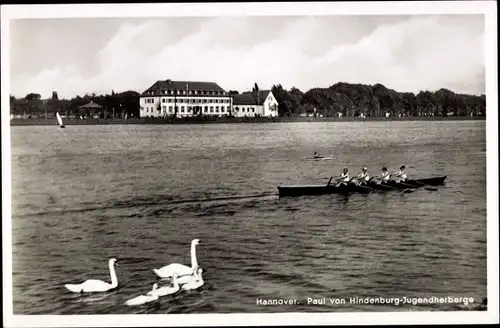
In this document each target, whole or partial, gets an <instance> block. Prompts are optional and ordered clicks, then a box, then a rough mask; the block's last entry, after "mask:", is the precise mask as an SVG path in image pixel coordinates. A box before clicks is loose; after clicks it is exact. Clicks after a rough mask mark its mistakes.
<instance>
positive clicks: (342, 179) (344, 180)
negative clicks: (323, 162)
mask: <svg viewBox="0 0 500 328" xmlns="http://www.w3.org/2000/svg"><path fill="white" fill-rule="evenodd" d="M336 180H337V182H338V183H337V187H338V186H340V185H341V184H343V185H347V184H348V183H349V181H350V178H349V170H348V169H347V168H344V169H343V170H342V173H341V174H340V176H339V177H338V178H337V179H336Z"/></svg>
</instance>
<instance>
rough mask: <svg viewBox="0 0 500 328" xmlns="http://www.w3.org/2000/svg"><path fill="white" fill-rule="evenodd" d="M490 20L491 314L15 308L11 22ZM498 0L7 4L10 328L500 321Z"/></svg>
mask: <svg viewBox="0 0 500 328" xmlns="http://www.w3.org/2000/svg"><path fill="white" fill-rule="evenodd" d="M436 14H483V15H485V81H486V108H487V110H486V113H487V115H486V142H487V146H486V149H487V153H486V161H487V171H486V172H485V174H486V175H487V178H486V181H487V182H486V186H487V236H486V239H487V290H488V293H487V298H488V310H487V311H478V312H475V311H449V312H448V311H446V312H424V311H422V312H420V311H419V312H347V313H342V312H331V313H288V312H286V313H269V314H265V313H258V314H257V313H241V314H240V313H238V314H235V313H232V314H151V315H150V314H140V315H135V314H130V315H14V314H13V305H12V289H13V287H12V226H11V148H10V147H11V140H10V123H9V122H10V116H9V111H8V110H7V109H8V108H9V93H10V52H9V51H10V48H9V45H10V22H11V21H12V20H15V19H23V18H114V17H129V18H136V17H137V18H138V17H150V18H159V17H164V18H166V17H174V16H175V17H180V16H182V17H193V16H194V17H211V16H220V15H224V16H272V15H274V16H307V15H315V16H326V15H436ZM496 17H497V7H496V1H428V2H402V1H401V2H307V3H306V2H302V3H301V2H294V3H273V2H269V3H265V4H264V5H263V4H261V3H250V2H249V3H184V4H180V3H172V4H165V3H161V4H158V3H156V4H138V3H137V4H76V5H73V4H68V5H2V6H1V25H2V28H1V42H2V47H1V71H2V76H1V83H2V98H1V102H2V114H1V115H2V116H1V118H2V194H3V195H2V202H3V203H2V217H3V220H2V232H3V235H2V237H3V248H2V249H3V306H4V308H3V314H4V316H3V317H4V326H5V327H56V326H57V327H89V326H103V327H104V326H141V327H145V326H227V325H232V326H238V325H290V326H296V325H304V324H308V325H325V324H328V325H349V324H357V325H370V324H391V325H392V324H429V323H433V324H452V323H460V324H472V323H475V324H478V323H498V320H499V312H498V308H499V303H498V290H499V286H498V279H499V275H498V257H499V249H498V228H499V227H498V152H497V151H498V94H497V90H498V76H497V72H498V67H497V59H498V54H497V18H496Z"/></svg>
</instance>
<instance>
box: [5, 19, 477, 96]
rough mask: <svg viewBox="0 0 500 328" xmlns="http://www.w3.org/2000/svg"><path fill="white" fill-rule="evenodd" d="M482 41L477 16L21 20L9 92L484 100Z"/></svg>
mask: <svg viewBox="0 0 500 328" xmlns="http://www.w3.org/2000/svg"><path fill="white" fill-rule="evenodd" d="M484 34H485V29H484V16H483V15H407V16H396V15H387V16H288V17H286V16H260V17H258V16H257V17H255V16H241V17H235V16H227V17H224V16H219V17H200V18H197V17H169V18H149V19H148V18H49V19H17V20H13V21H11V24H10V60H11V62H10V76H11V94H12V95H14V96H16V97H23V96H25V95H26V94H28V93H30V92H34V93H39V94H41V95H42V97H50V96H51V94H52V91H54V90H55V91H57V92H58V95H59V97H60V98H63V97H64V98H71V97H74V96H76V95H84V94H86V93H96V94H107V93H111V90H114V91H115V92H122V91H127V90H134V91H137V92H143V91H144V90H146V89H147V88H149V87H150V86H151V85H152V84H153V83H154V82H156V81H157V80H166V79H171V80H183V81H189V80H192V81H211V82H216V83H217V84H218V85H220V86H221V87H222V88H224V89H225V90H238V91H239V92H242V91H246V90H251V89H252V87H253V85H254V83H257V84H258V85H259V87H260V89H269V88H270V87H271V86H272V85H273V84H281V85H282V86H283V87H284V88H287V89H289V88H291V87H297V88H299V89H301V90H302V91H304V92H305V91H307V90H309V89H311V88H315V87H329V86H331V85H332V84H335V83H337V82H348V83H364V84H376V83H381V84H383V85H385V86H387V87H389V88H391V89H394V90H396V91H400V92H414V93H418V92H419V91H421V90H431V91H435V90H438V89H440V88H447V89H450V90H452V91H454V92H458V93H468V94H482V93H485V76H484V75H485V61H484V56H485V49H484V39H485V35H484Z"/></svg>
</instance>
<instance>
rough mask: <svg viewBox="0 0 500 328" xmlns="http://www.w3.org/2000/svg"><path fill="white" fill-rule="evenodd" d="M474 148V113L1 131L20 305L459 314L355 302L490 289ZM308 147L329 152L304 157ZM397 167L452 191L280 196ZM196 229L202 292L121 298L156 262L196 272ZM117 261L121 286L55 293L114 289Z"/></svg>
mask: <svg viewBox="0 0 500 328" xmlns="http://www.w3.org/2000/svg"><path fill="white" fill-rule="evenodd" d="M485 148H486V135H485V121H456V122H450V121H435V122H418V121H412V122H349V123H342V122H338V123H289V124H280V123H276V124H213V125H212V124H210V125H209V124H207V125H127V126H119V125H109V126H106V125H99V126H67V127H66V129H59V128H58V127H56V126H16V127H12V213H13V218H12V228H13V231H12V239H13V284H14V285H13V301H14V304H13V307H14V314H125V313H245V312H260V313H265V312H323V311H340V312H346V311H428V310H456V309H457V306H456V305H450V304H417V305H412V304H399V305H398V306H395V305H394V304H389V305H388V304H368V305H364V304H355V303H351V302H350V298H355V297H359V298H363V297H375V298H378V297H383V298H391V297H401V298H402V297H404V296H405V297H433V296H435V297H448V296H451V297H473V298H474V299H475V300H476V301H481V300H482V299H483V298H484V297H486V272H487V270H486V174H485V171H486V152H485ZM314 151H317V152H319V153H320V154H324V155H329V154H332V155H333V160H330V161H321V162H316V161H308V160H306V158H307V157H311V155H312V153H313V152H314ZM401 164H406V167H407V171H408V174H409V177H410V178H412V177H415V178H426V177H432V176H442V175H447V176H448V178H447V180H446V184H445V185H444V186H441V187H439V188H438V190H437V191H430V190H425V189H421V190H418V191H416V192H413V193H400V192H387V193H375V194H354V195H350V196H341V195H325V196H315V197H298V198H281V199H279V198H278V196H277V188H276V187H277V186H278V185H282V184H314V183H326V182H327V181H328V178H329V177H331V176H333V175H338V174H339V173H340V171H341V169H342V168H343V167H349V169H350V172H351V173H358V172H359V170H360V169H361V168H362V167H363V166H367V167H368V168H369V170H371V172H372V173H378V172H379V170H380V168H381V167H382V166H387V167H388V168H389V171H390V172H394V171H396V170H397V169H398V168H399V166H400V165H401ZM194 238H199V239H200V240H201V244H200V245H199V246H198V248H197V256H198V261H199V264H200V266H201V267H202V268H203V269H204V270H205V272H204V276H203V277H204V280H205V285H204V286H203V287H202V288H201V289H200V290H198V291H191V292H184V293H179V294H178V295H175V296H170V297H169V296H166V297H163V298H160V299H159V301H157V302H155V303H149V304H146V305H143V306H137V307H128V306H126V305H124V302H125V301H126V300H128V299H130V298H133V297H135V296H138V295H141V294H144V293H146V292H147V291H149V290H150V289H151V287H152V285H153V283H154V282H156V281H157V278H156V275H155V274H154V272H153V271H152V269H153V268H159V267H161V266H164V265H167V264H169V263H173V262H179V263H184V264H187V265H190V256H189V247H190V241H191V240H192V239H194ZM111 257H116V258H118V260H119V262H121V264H120V266H119V267H117V274H118V281H119V287H118V288H117V289H116V290H114V291H112V292H108V293H103V294H92V295H83V296H80V295H76V294H72V293H70V292H69V291H67V290H66V289H65V288H64V287H63V285H64V284H66V283H77V282H81V281H83V280H85V279H90V278H92V279H103V280H107V281H109V280H110V278H109V271H108V265H107V262H108V259H109V258H111ZM307 298H314V299H321V298H327V299H328V298H337V299H345V300H346V303H345V304H338V305H332V304H328V302H327V304H316V305H313V304H307ZM258 299H264V300H270V299H295V300H297V304H294V305H274V306H264V305H258V304H257V303H258V302H257V301H258Z"/></svg>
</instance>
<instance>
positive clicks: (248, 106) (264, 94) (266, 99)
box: [233, 90, 278, 117]
mask: <svg viewBox="0 0 500 328" xmlns="http://www.w3.org/2000/svg"><path fill="white" fill-rule="evenodd" d="M233 116H236V117H258V116H260V117H275V116H278V101H277V100H276V98H275V97H274V95H273V93H272V92H271V91H270V90H262V91H247V92H243V93H242V94H238V95H233Z"/></svg>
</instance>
